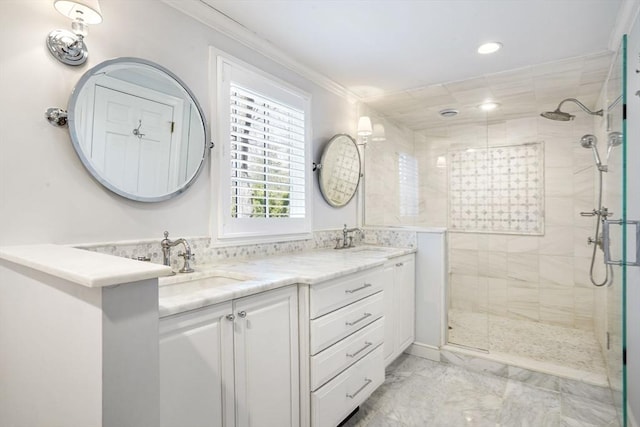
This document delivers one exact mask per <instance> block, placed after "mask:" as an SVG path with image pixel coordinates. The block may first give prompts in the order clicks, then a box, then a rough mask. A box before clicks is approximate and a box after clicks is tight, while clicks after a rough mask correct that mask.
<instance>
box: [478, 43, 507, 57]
mask: <svg viewBox="0 0 640 427" xmlns="http://www.w3.org/2000/svg"><path fill="white" fill-rule="evenodd" d="M501 48H502V43H500V42H489V43H485V44H482V45H480V47H479V48H478V53H479V54H481V55H487V54H489V53H494V52H497V51H499V50H500V49H501Z"/></svg>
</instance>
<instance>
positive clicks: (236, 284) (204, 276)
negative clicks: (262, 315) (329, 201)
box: [159, 245, 416, 317]
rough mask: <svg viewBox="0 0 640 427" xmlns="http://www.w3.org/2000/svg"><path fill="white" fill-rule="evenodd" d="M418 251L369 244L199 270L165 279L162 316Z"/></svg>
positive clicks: (326, 277)
mask: <svg viewBox="0 0 640 427" xmlns="http://www.w3.org/2000/svg"><path fill="white" fill-rule="evenodd" d="M415 251H416V250H415V248H392V247H382V246H366V245H365V246H358V247H355V248H352V249H344V250H333V249H323V250H315V251H309V252H300V253H294V254H285V255H279V256H272V257H266V258H256V259H246V260H239V261H226V262H220V263H217V264H215V265H202V266H196V272H194V273H188V274H176V275H174V276H170V277H162V278H160V279H159V285H160V298H159V310H160V317H165V316H169V315H172V314H177V313H181V312H184V311H188V310H194V309H197V308H201V307H205V306H208V305H212V304H216V303H220V302H225V301H230V300H232V299H235V298H240V297H243V296H248V295H252V294H255V293H258V292H263V291H267V290H270V289H275V288H279V287H282V286H287V285H292V284H296V283H304V284H309V285H313V284H316V283H321V282H324V281H327V280H331V279H334V278H337V277H341V276H344V275H347V274H351V273H356V272H358V271H362V270H366V269H369V268H373V267H376V266H381V265H383V264H384V263H385V262H387V261H388V260H389V259H390V258H395V257H398V256H402V255H407V254H410V253H414V252H415Z"/></svg>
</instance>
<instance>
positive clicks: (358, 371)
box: [300, 267, 391, 427]
mask: <svg viewBox="0 0 640 427" xmlns="http://www.w3.org/2000/svg"><path fill="white" fill-rule="evenodd" d="M383 272H384V270H383V268H382V267H376V268H372V269H369V270H365V271H362V272H358V273H354V274H350V275H347V276H345V277H341V278H338V279H333V280H329V281H327V282H323V283H318V284H314V285H311V286H301V287H300V310H301V313H300V320H301V336H302V340H301V366H302V369H301V372H303V375H302V377H301V389H302V393H303V395H302V398H301V411H302V414H303V416H302V425H303V426H309V425H310V426H311V427H335V426H337V425H338V424H339V423H340V422H341V421H342V420H343V419H344V418H345V417H347V416H348V415H349V414H350V413H351V412H352V411H353V410H354V409H355V408H356V407H358V406H359V405H360V404H361V403H362V402H364V400H365V399H366V398H367V397H369V396H370V395H371V393H372V392H373V391H374V390H375V389H376V388H377V387H378V386H380V385H381V384H382V383H383V382H384V356H383V351H382V349H383V340H384V322H385V319H384V315H385V306H384V302H385V301H384V292H383V289H384V287H385V281H386V280H387V279H391V277H387V276H385V275H384V274H383Z"/></svg>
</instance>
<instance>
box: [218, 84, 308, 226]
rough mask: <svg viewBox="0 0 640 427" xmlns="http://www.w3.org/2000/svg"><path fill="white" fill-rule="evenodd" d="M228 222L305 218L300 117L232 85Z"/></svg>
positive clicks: (295, 111) (278, 103)
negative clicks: (230, 217)
mask: <svg viewBox="0 0 640 427" xmlns="http://www.w3.org/2000/svg"><path fill="white" fill-rule="evenodd" d="M230 101H231V102H230V104H231V105H230V107H231V149H230V153H231V156H230V157H231V199H232V200H231V216H233V217H236V218H256V217H259V218H304V215H305V198H304V195H305V186H304V181H305V176H304V159H305V152H304V137H305V135H304V111H301V110H298V109H295V108H291V107H289V106H288V105H285V104H283V103H280V102H278V101H276V100H273V99H269V98H267V97H265V96H261V95H259V94H257V93H255V92H253V91H251V90H249V89H246V88H243V87H241V86H238V85H236V84H234V83H233V82H232V83H231V100H230Z"/></svg>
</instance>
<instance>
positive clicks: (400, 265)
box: [396, 262, 404, 267]
mask: <svg viewBox="0 0 640 427" xmlns="http://www.w3.org/2000/svg"><path fill="white" fill-rule="evenodd" d="M403 265H404V262H398V263H396V267H402V266H403Z"/></svg>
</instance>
